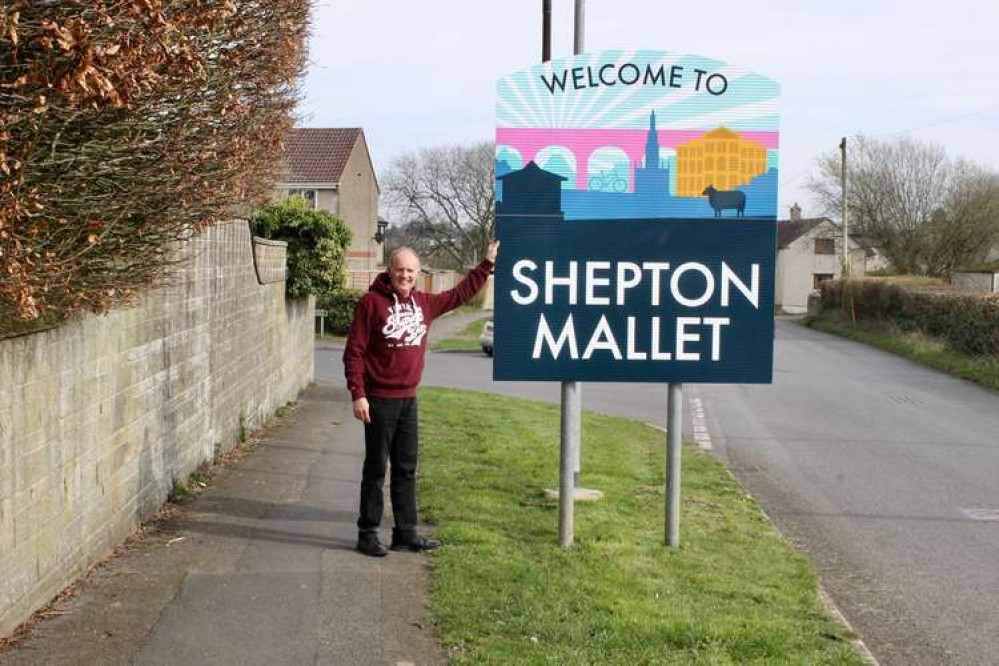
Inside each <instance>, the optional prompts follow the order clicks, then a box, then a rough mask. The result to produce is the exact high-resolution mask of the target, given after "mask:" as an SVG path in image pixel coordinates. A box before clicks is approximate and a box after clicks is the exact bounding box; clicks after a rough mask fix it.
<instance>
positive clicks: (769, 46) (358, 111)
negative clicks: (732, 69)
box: [299, 0, 999, 218]
mask: <svg viewBox="0 0 999 666" xmlns="http://www.w3.org/2000/svg"><path fill="white" fill-rule="evenodd" d="M761 7H763V8H761ZM541 8H542V2H541V0H504V1H503V2H496V3H490V2H485V1H484V0H423V1H422V2H415V1H413V0H317V3H316V5H315V6H314V9H313V26H312V37H311V39H310V46H309V70H308V74H307V76H306V79H305V81H304V87H303V93H304V96H303V99H302V103H301V105H300V107H299V114H300V116H301V119H300V122H299V124H300V125H301V126H305V127H361V128H363V129H364V134H365V138H366V139H367V142H368V147H369V149H370V151H371V156H372V160H373V162H374V166H375V171H376V173H378V174H379V176H382V175H383V174H384V173H385V172H386V171H387V170H388V169H389V168H390V167H391V164H392V161H393V159H395V158H396V157H398V156H399V155H401V154H403V153H406V152H412V151H417V150H419V149H421V148H424V147H434V146H441V145H447V144H459V145H460V144H469V143H473V142H476V141H483V140H487V141H491V140H492V139H493V137H494V128H495V124H496V119H495V104H496V101H495V96H496V81H497V80H498V79H500V78H502V77H504V76H506V75H508V74H510V73H512V72H515V71H517V70H520V69H524V68H526V67H530V66H532V65H535V64H537V63H538V62H540V60H541ZM573 8H574V2H572V1H571V0H552V56H553V57H555V58H558V57H565V56H570V55H571V54H572V49H573ZM584 8H585V34H584V50H585V51H586V52H591V53H592V52H599V51H603V50H609V49H652V50H664V51H672V52H675V53H680V54H696V55H701V56H707V57H710V58H713V59H717V60H721V61H724V62H726V63H729V64H731V65H735V66H738V67H741V68H744V69H748V70H752V71H755V72H758V73H760V74H763V75H765V76H768V77H770V78H773V79H775V80H776V81H778V82H779V83H780V85H781V97H780V102H779V103H780V156H779V160H780V161H779V171H780V177H779V188H780V189H779V203H778V213H779V217H782V218H783V217H787V210H788V208H789V207H790V206H791V204H792V203H796V202H797V203H799V204H800V205H801V206H802V207H803V209H804V211H803V213H804V215H805V216H810V215H819V214H821V212H822V211H820V210H819V209H818V208H816V207H815V206H816V204H815V203H814V202H813V197H812V195H811V194H810V192H809V191H808V189H807V187H806V184H807V181H808V177H809V175H810V173H812V172H813V171H814V169H815V161H816V159H817V158H818V157H819V156H820V155H821V154H823V153H828V152H834V151H837V146H838V144H839V141H840V138H841V137H843V136H847V137H850V136H854V135H857V134H863V135H865V136H868V137H874V138H881V139H887V138H892V137H893V136H897V135H907V136H911V137H914V138H917V139H920V140H922V141H927V142H932V143H937V144H939V145H941V146H943V147H944V148H945V149H946V150H947V152H948V154H950V155H952V156H955V157H957V156H960V157H965V158H968V159H971V160H974V161H976V162H978V163H981V164H983V165H984V166H986V167H988V168H991V169H993V170H996V171H999V76H997V68H999V53H997V51H996V47H995V44H996V43H997V37H996V27H995V26H996V25H999V5H994V4H993V3H988V2H986V1H985V0H951V1H950V2H946V3H941V2H939V1H936V2H927V1H924V0H911V1H909V2H900V1H895V0H864V1H856V0H840V1H839V2H835V3H832V2H809V1H808V0H798V1H796V2H789V1H786V0H770V1H769V2H767V3H758V4H757V5H753V4H750V3H746V2H734V1H730V0H715V2H711V3H695V2H689V3H678V2H663V1H655V0H586V1H585V3H584Z"/></svg>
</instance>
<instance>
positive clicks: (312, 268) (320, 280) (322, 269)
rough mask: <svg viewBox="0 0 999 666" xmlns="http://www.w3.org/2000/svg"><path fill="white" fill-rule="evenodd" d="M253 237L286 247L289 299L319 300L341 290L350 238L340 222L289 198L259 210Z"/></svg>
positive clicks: (254, 220) (346, 227) (344, 225)
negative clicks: (268, 239) (306, 296)
mask: <svg viewBox="0 0 999 666" xmlns="http://www.w3.org/2000/svg"><path fill="white" fill-rule="evenodd" d="M253 233H255V234H256V235H258V236H263V237H264V238H270V239H273V240H282V241H285V242H287V243H288V281H287V282H286V283H285V285H286V290H287V292H288V295H289V296H291V297H293V298H297V297H299V296H305V295H307V294H313V295H315V296H316V297H317V298H319V299H320V300H322V299H323V298H325V297H328V296H332V295H333V294H335V293H337V292H338V291H340V290H342V289H343V288H344V286H345V284H346V281H347V278H346V274H345V272H344V270H345V267H346V263H347V248H348V247H350V240H351V235H352V234H351V232H350V228H349V227H348V226H347V225H346V224H345V223H344V222H343V221H342V220H340V219H338V218H335V217H333V216H332V215H330V214H329V213H328V212H326V211H325V210H313V209H311V208H309V207H308V206H307V205H306V204H305V202H304V201H303V200H302V199H301V198H299V197H291V198H289V199H286V200H284V201H282V202H280V203H276V204H271V205H268V206H264V207H263V208H261V209H260V210H258V211H257V212H256V213H255V214H254V215H253Z"/></svg>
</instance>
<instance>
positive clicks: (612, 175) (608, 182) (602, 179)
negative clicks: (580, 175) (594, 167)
mask: <svg viewBox="0 0 999 666" xmlns="http://www.w3.org/2000/svg"><path fill="white" fill-rule="evenodd" d="M589 189H590V191H591V192H625V191H627V189H628V181H627V180H625V179H624V178H622V177H621V176H619V175H617V172H616V171H614V170H613V169H609V170H607V171H601V172H600V173H598V174H594V175H592V176H590V182H589Z"/></svg>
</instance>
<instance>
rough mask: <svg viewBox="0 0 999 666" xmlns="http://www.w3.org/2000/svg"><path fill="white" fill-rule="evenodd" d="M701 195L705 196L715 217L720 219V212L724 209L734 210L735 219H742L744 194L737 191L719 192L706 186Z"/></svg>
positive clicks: (744, 204)
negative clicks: (713, 210)
mask: <svg viewBox="0 0 999 666" xmlns="http://www.w3.org/2000/svg"><path fill="white" fill-rule="evenodd" d="M701 194H703V195H707V197H708V203H709V204H711V207H712V208H714V209H715V217H721V216H722V211H723V210H725V209H726V208H734V209H735V211H736V212H735V215H736V217H743V216H744V214H745V212H746V193H745V192H741V191H739V190H725V191H721V192H719V191H718V190H716V189H715V186H714V185H708V186H707V187H706V188H705V189H704V191H703V192H701Z"/></svg>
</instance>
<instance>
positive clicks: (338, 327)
mask: <svg viewBox="0 0 999 666" xmlns="http://www.w3.org/2000/svg"><path fill="white" fill-rule="evenodd" d="M364 293H365V292H364V290H362V289H344V290H342V291H338V292H336V293H335V294H329V295H326V296H324V297H322V298H321V299H319V301H318V302H317V305H316V307H319V308H322V309H324V310H326V312H327V313H328V316H327V317H326V328H327V330H328V331H329V332H330V333H333V334H335V335H344V334H346V333H347V330H348V329H349V328H350V320H351V319H353V317H354V308H355V307H357V302H358V301H359V300H361V296H364Z"/></svg>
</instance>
